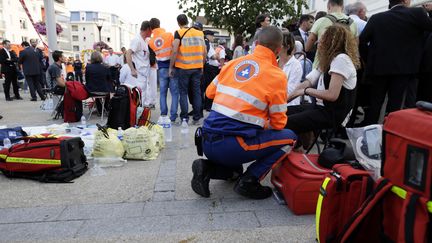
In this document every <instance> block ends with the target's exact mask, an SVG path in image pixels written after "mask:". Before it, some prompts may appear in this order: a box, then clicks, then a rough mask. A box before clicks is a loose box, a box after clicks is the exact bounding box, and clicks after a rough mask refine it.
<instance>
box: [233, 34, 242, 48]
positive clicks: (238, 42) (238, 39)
mask: <svg viewBox="0 0 432 243" xmlns="http://www.w3.org/2000/svg"><path fill="white" fill-rule="evenodd" d="M237 46H243V36H242V35H236V37H235V39H234V48H236V47H237Z"/></svg>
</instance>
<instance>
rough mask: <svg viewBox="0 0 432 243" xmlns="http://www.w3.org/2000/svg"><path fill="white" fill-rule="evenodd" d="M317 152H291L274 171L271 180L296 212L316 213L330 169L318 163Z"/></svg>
mask: <svg viewBox="0 0 432 243" xmlns="http://www.w3.org/2000/svg"><path fill="white" fill-rule="evenodd" d="M317 161H318V155H317V154H301V153H296V152H291V153H290V154H289V155H288V156H287V158H286V159H285V160H283V161H282V162H281V163H280V164H279V165H278V166H276V168H274V169H273V171H272V176H271V182H272V184H273V185H274V186H275V187H276V188H277V189H278V190H279V191H280V192H281V193H282V195H283V197H284V199H285V201H286V203H287V206H288V208H289V209H291V211H292V212H293V213H294V214H297V215H302V214H314V213H315V210H316V203H317V200H318V194H319V190H320V187H321V184H322V182H323V180H324V178H325V176H326V175H327V174H328V173H329V172H330V170H329V169H326V168H322V167H321V166H320V165H318V162H317Z"/></svg>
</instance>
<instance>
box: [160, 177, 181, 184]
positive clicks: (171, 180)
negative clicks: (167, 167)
mask: <svg viewBox="0 0 432 243" xmlns="http://www.w3.org/2000/svg"><path fill="white" fill-rule="evenodd" d="M175 181H176V178H175V176H168V177H162V176H158V178H157V179H156V184H159V183H175Z"/></svg>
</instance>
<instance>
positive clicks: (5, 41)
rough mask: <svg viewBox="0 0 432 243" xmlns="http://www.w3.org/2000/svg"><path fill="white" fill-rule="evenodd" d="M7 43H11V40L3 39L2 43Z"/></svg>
mask: <svg viewBox="0 0 432 243" xmlns="http://www.w3.org/2000/svg"><path fill="white" fill-rule="evenodd" d="M7 43H10V41H9V40H3V41H2V45H6V44H7Z"/></svg>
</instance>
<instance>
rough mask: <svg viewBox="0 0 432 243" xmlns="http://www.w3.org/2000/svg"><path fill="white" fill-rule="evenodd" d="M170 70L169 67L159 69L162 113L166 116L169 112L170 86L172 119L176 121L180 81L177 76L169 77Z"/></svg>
mask: <svg viewBox="0 0 432 243" xmlns="http://www.w3.org/2000/svg"><path fill="white" fill-rule="evenodd" d="M168 70H169V69H168V68H160V69H158V74H159V86H160V108H161V115H162V116H166V115H167V114H168V105H167V95H168V88H169V90H170V93H171V109H170V119H171V121H175V119H176V118H177V108H178V102H179V90H178V81H177V79H175V78H170V77H169V75H168Z"/></svg>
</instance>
